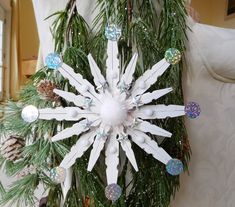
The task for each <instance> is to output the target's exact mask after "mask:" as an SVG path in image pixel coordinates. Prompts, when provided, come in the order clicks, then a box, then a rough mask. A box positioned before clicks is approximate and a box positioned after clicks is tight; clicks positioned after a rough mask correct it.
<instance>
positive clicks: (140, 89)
mask: <svg viewBox="0 0 235 207" xmlns="http://www.w3.org/2000/svg"><path fill="white" fill-rule="evenodd" d="M169 66H170V64H169V63H168V62H167V61H166V60H165V59H162V60H161V61H160V62H158V63H157V64H155V65H154V66H153V67H152V69H150V70H147V71H146V72H145V73H144V74H143V75H142V76H141V77H139V78H138V79H137V80H136V82H135V85H134V86H133V89H132V92H131V93H132V96H133V97H134V96H137V95H141V94H143V93H144V92H145V91H147V90H148V89H149V88H150V86H151V85H153V84H154V83H155V82H156V81H157V79H158V77H159V76H161V75H162V74H163V73H164V72H165V71H166V70H167V68H168V67H169Z"/></svg>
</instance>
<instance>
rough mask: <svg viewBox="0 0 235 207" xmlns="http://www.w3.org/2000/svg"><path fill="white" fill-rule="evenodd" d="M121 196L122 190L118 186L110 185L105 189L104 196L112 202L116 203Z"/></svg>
mask: <svg viewBox="0 0 235 207" xmlns="http://www.w3.org/2000/svg"><path fill="white" fill-rule="evenodd" d="M121 195H122V188H121V187H120V186H119V185H118V184H115V183H113V184H110V185H108V186H107V187H106V188H105V196H106V198H108V199H109V200H111V201H112V202H115V201H117V200H118V199H119V198H120V196H121Z"/></svg>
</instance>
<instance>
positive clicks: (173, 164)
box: [166, 159, 184, 176]
mask: <svg viewBox="0 0 235 207" xmlns="http://www.w3.org/2000/svg"><path fill="white" fill-rule="evenodd" d="M183 170H184V166H183V163H182V162H181V161H180V160H178V159H171V160H170V161H169V162H168V163H167V165H166V171H167V172H168V173H169V174H170V175H173V176H176V175H179V174H180V173H182V172H183Z"/></svg>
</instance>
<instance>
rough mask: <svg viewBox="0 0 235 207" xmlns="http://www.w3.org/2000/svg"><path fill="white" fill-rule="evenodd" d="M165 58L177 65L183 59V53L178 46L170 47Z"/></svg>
mask: <svg viewBox="0 0 235 207" xmlns="http://www.w3.org/2000/svg"><path fill="white" fill-rule="evenodd" d="M165 59H166V61H167V62H168V63H169V64H171V65H176V64H177V63H179V62H180V60H181V53H180V51H179V50H177V49H176V48H169V49H168V50H167V51H166V52H165Z"/></svg>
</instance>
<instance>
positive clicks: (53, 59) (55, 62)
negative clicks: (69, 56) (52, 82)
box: [45, 53, 62, 70]
mask: <svg viewBox="0 0 235 207" xmlns="http://www.w3.org/2000/svg"><path fill="white" fill-rule="evenodd" d="M45 62H46V66H47V67H48V68H51V69H54V70H56V69H58V68H59V67H61V65H62V60H61V58H60V56H59V54H57V53H50V54H49V55H48V56H47V57H46V61H45Z"/></svg>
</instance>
